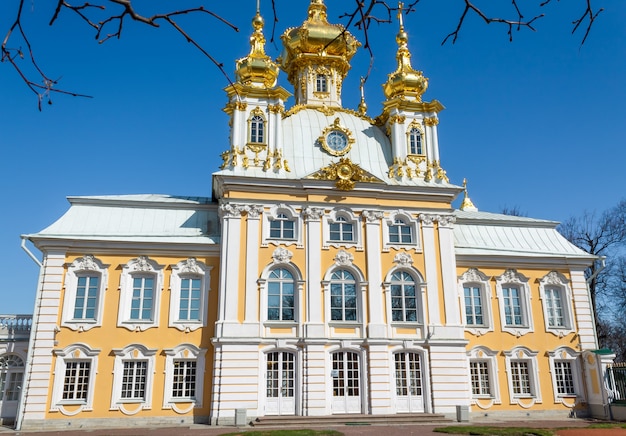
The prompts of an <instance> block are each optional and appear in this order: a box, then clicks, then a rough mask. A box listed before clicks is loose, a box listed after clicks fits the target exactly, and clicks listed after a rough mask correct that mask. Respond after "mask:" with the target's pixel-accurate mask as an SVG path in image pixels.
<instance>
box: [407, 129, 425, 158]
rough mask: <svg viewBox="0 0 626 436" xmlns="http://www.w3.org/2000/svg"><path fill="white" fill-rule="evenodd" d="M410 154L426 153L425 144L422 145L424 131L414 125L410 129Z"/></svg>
mask: <svg viewBox="0 0 626 436" xmlns="http://www.w3.org/2000/svg"><path fill="white" fill-rule="evenodd" d="M409 154H417V155H423V154H424V146H423V145H422V132H421V131H420V130H419V129H418V128H417V127H413V128H412V129H411V130H409Z"/></svg>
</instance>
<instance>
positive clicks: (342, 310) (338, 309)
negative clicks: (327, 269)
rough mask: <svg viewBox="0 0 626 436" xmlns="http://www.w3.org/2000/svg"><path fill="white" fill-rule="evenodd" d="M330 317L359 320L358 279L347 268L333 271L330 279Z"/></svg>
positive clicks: (338, 319) (342, 319) (335, 319)
mask: <svg viewBox="0 0 626 436" xmlns="http://www.w3.org/2000/svg"><path fill="white" fill-rule="evenodd" d="M330 318H331V319H332V320H333V321H357V320H358V318H357V294H356V280H355V278H354V276H353V275H352V274H351V273H350V272H349V271H346V270H338V271H335V272H333V274H332V276H331V279H330Z"/></svg>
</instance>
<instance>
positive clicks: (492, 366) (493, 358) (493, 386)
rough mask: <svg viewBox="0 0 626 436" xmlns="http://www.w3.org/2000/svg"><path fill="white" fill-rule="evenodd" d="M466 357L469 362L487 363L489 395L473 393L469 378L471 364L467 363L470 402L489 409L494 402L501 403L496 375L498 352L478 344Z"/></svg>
mask: <svg viewBox="0 0 626 436" xmlns="http://www.w3.org/2000/svg"><path fill="white" fill-rule="evenodd" d="M467 357H468V360H469V363H470V364H471V363H472V362H485V363H486V364H487V371H488V372H489V391H490V392H489V395H474V390H473V386H472V380H471V377H472V375H471V366H469V365H468V367H469V370H470V373H469V376H470V386H469V389H470V395H471V404H472V405H476V406H478V407H480V408H481V409H489V408H490V407H491V406H493V405H494V404H502V400H501V398H500V383H499V377H498V352H497V351H493V350H491V349H490V348H487V347H485V346H478V347H474V348H472V349H471V350H470V351H469V352H468V353H467Z"/></svg>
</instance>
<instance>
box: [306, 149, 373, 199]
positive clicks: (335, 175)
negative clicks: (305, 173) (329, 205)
mask: <svg viewBox="0 0 626 436" xmlns="http://www.w3.org/2000/svg"><path fill="white" fill-rule="evenodd" d="M310 177H311V178H313V179H317V180H336V183H335V186H336V187H337V189H340V190H342V191H350V190H352V189H354V186H355V184H356V182H379V181H380V180H378V179H377V178H376V177H372V176H369V175H367V174H366V173H365V171H364V170H363V169H361V167H359V166H358V165H357V164H355V163H353V162H352V161H351V160H350V159H349V158H347V157H342V158H341V159H339V162H336V163H332V164H330V165H328V166H327V167H324V168H322V169H321V170H319V171H317V172H316V173H314V174H312V175H311V176H310Z"/></svg>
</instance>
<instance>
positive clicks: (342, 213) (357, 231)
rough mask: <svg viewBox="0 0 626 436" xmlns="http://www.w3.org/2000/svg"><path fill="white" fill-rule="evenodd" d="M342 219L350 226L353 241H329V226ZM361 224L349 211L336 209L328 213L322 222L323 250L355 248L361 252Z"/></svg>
mask: <svg viewBox="0 0 626 436" xmlns="http://www.w3.org/2000/svg"><path fill="white" fill-rule="evenodd" d="M339 217H343V218H345V219H346V222H347V223H348V224H352V229H353V240H352V241H334V240H333V241H331V239H330V225H331V224H334V223H337V222H338V220H337V218H339ZM361 232H362V229H361V223H360V222H359V220H358V219H357V217H356V216H355V215H354V213H352V211H351V210H349V209H344V208H336V209H333V210H331V211H330V213H329V214H328V215H326V216H325V217H324V220H323V222H322V233H323V238H324V246H323V248H324V249H327V248H330V247H335V248H341V247H356V249H357V250H359V251H361V250H363V246H362V238H361Z"/></svg>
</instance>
